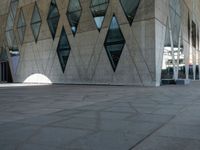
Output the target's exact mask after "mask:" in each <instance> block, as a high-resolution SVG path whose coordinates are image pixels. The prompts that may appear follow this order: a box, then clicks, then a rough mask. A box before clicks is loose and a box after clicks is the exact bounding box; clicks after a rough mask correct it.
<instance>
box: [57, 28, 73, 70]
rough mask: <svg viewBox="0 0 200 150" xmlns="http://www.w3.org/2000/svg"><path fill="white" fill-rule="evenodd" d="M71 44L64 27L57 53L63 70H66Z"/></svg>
mask: <svg viewBox="0 0 200 150" xmlns="http://www.w3.org/2000/svg"><path fill="white" fill-rule="evenodd" d="M70 50H71V48H70V45H69V42H68V38H67V34H66V32H65V29H64V27H63V28H62V32H61V35H60V40H59V43H58V47H57V54H58V58H59V61H60V65H61V67H62V71H63V72H64V71H65V67H66V64H67V61H68V58H69V54H70Z"/></svg>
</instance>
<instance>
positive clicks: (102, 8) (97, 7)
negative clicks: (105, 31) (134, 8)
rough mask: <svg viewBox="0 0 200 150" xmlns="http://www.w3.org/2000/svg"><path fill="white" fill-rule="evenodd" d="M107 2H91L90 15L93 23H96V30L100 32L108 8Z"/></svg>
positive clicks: (94, 0) (99, 0)
mask: <svg viewBox="0 0 200 150" xmlns="http://www.w3.org/2000/svg"><path fill="white" fill-rule="evenodd" d="M108 4H109V0H92V1H91V5H90V9H91V11H92V15H93V18H94V21H95V23H96V26H97V29H98V30H99V31H100V30H101V27H102V24H103V21H104V17H105V14H106V10H107V8H108Z"/></svg>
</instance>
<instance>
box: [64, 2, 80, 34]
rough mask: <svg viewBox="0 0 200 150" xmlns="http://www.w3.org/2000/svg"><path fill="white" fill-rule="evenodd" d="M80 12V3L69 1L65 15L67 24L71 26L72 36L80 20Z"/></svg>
mask: <svg viewBox="0 0 200 150" xmlns="http://www.w3.org/2000/svg"><path fill="white" fill-rule="evenodd" d="M81 12H82V8H81V3H80V1H79V0H70V1H69V5H68V9H67V14H66V15H67V18H68V20H69V24H70V26H71V30H72V33H73V35H74V36H75V34H76V32H77V27H78V23H79V20H80V18H81Z"/></svg>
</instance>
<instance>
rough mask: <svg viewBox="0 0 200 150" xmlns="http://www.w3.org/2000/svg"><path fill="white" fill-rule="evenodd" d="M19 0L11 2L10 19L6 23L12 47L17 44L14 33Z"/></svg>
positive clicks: (7, 36)
mask: <svg viewBox="0 0 200 150" xmlns="http://www.w3.org/2000/svg"><path fill="white" fill-rule="evenodd" d="M17 7H18V0H12V1H11V2H10V10H9V13H8V19H7V24H6V40H7V44H8V47H9V48H12V47H13V46H14V44H16V39H15V35H14V20H15V17H16V13H17Z"/></svg>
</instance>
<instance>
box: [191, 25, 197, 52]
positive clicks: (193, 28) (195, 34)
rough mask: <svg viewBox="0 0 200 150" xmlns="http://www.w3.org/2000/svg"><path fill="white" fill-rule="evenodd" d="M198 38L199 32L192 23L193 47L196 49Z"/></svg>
mask: <svg viewBox="0 0 200 150" xmlns="http://www.w3.org/2000/svg"><path fill="white" fill-rule="evenodd" d="M196 37H197V30H196V24H195V23H194V21H192V46H193V47H195V48H196Z"/></svg>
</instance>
